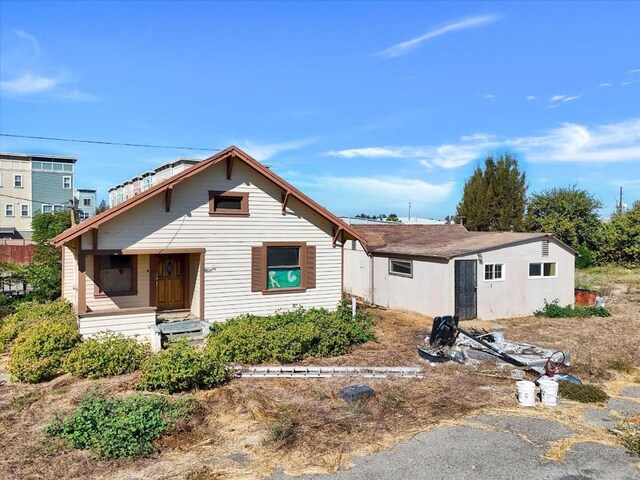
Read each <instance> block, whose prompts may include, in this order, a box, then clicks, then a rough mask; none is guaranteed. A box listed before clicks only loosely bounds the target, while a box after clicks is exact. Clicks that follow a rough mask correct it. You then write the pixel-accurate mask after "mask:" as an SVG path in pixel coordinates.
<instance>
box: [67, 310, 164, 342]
mask: <svg viewBox="0 0 640 480" xmlns="http://www.w3.org/2000/svg"><path fill="white" fill-rule="evenodd" d="M79 323H80V335H82V336H87V337H90V336H93V335H95V334H97V333H102V332H106V331H110V332H117V333H121V334H123V335H124V336H126V337H134V336H137V337H138V339H140V340H141V341H147V342H149V341H151V329H150V327H151V326H153V325H155V324H156V313H155V312H136V313H114V314H112V315H109V314H106V313H105V315H100V316H87V317H83V316H82V315H81V316H80V320H79Z"/></svg>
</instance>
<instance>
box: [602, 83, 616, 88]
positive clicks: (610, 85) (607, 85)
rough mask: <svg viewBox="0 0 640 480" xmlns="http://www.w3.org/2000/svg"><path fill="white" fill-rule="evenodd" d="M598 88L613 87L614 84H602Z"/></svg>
mask: <svg viewBox="0 0 640 480" xmlns="http://www.w3.org/2000/svg"><path fill="white" fill-rule="evenodd" d="M598 87H600V88H608V87H613V83H609V82H604V83H601V84H600V85H598Z"/></svg>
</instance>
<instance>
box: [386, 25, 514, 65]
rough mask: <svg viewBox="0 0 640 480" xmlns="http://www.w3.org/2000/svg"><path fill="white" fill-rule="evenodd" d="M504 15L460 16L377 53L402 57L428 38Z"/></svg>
mask: <svg viewBox="0 0 640 480" xmlns="http://www.w3.org/2000/svg"><path fill="white" fill-rule="evenodd" d="M501 18H502V17H501V16H499V15H480V16H474V17H467V18H459V19H457V20H453V21H451V22H448V23H444V24H441V25H437V26H435V27H433V28H432V29H431V30H429V31H428V32H426V33H424V34H422V35H420V36H418V37H415V38H412V39H410V40H406V41H404V42H400V43H398V44H396V45H393V46H391V47H389V48H387V49H385V50H381V51H380V52H377V53H376V55H378V56H380V57H383V58H395V57H400V56H402V55H406V54H407V53H410V52H411V51H413V50H414V49H416V48H417V47H418V46H420V45H421V44H423V43H424V42H426V41H427V40H431V39H433V38H436V37H439V36H441V35H445V34H447V33H453V32H457V31H459V30H466V29H469V28H475V27H480V26H482V25H486V24H489V23H492V22H495V21H497V20H500V19H501Z"/></svg>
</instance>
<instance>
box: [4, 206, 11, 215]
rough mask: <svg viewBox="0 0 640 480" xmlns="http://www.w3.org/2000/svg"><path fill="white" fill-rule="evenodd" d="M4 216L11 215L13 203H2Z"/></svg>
mask: <svg viewBox="0 0 640 480" xmlns="http://www.w3.org/2000/svg"><path fill="white" fill-rule="evenodd" d="M4 215H5V217H13V203H6V204H5V205H4Z"/></svg>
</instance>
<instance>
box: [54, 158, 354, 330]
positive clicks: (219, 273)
mask: <svg viewBox="0 0 640 480" xmlns="http://www.w3.org/2000/svg"><path fill="white" fill-rule="evenodd" d="M358 239H360V236H359V234H358V233H356V232H355V230H353V228H352V227H351V226H349V225H346V224H345V223H343V222H342V221H341V220H339V219H338V218H337V217H335V216H334V215H332V214H331V213H330V212H328V211H327V210H325V209H324V208H323V207H321V206H320V205H318V204H317V203H316V202H314V201H313V200H311V199H310V198H309V197H307V196H306V195H304V194H303V193H302V192H300V191H299V190H297V189H296V188H294V187H293V186H291V185H290V184H289V183H287V182H286V181H284V180H283V179H282V178H280V177H279V176H277V175H276V174H274V173H273V172H271V171H270V170H269V169H268V168H267V167H265V166H264V165H262V164H260V163H259V162H258V161H256V160H254V159H253V158H251V157H250V156H249V155H247V154H246V153H244V152H243V151H241V150H240V149H238V148H236V147H233V146H232V147H229V148H227V149H225V150H223V151H221V152H220V153H218V154H216V155H214V156H212V157H210V158H208V159H206V160H203V161H201V162H199V163H198V164H197V165H194V166H192V167H190V168H188V169H186V170H184V171H182V172H180V173H178V174H177V175H174V176H172V177H170V178H168V179H167V180H165V181H163V182H161V183H159V184H158V185H155V186H153V187H152V188H150V189H149V190H146V191H144V192H141V193H140V194H138V195H136V196H133V197H132V198H130V199H128V200H126V201H125V202H123V203H121V204H119V205H117V206H115V207H113V208H111V209H109V210H107V211H106V212H104V213H101V214H100V215H97V216H95V217H93V218H90V219H88V220H86V221H84V222H82V223H80V224H79V225H76V226H74V227H72V228H70V229H68V230H66V231H64V232H63V233H61V234H60V235H58V236H57V237H56V238H55V239H54V243H55V244H56V245H58V246H61V247H62V251H63V275H62V296H63V297H64V298H66V299H67V300H68V301H70V302H71V303H72V304H73V305H74V306H75V309H76V312H77V314H78V318H79V325H80V332H81V333H82V334H83V335H91V334H94V333H97V332H99V331H104V330H110V331H115V332H121V333H123V334H125V335H140V336H142V337H149V335H150V334H151V331H152V330H153V328H152V327H153V326H155V325H156V322H157V315H159V314H160V313H162V312H165V311H170V312H173V313H174V314H175V313H176V312H177V314H178V316H180V315H182V316H184V317H185V318H187V317H188V318H191V319H196V320H203V321H207V322H216V321H222V320H225V319H228V318H231V317H235V316H237V315H242V314H271V313H273V312H274V311H276V310H278V309H283V308H291V307H292V306H294V305H302V306H304V307H325V308H329V309H332V308H335V307H336V305H337V304H338V302H339V301H340V299H341V295H342V290H343V285H342V276H343V275H342V246H343V243H344V242H346V241H348V240H358Z"/></svg>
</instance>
